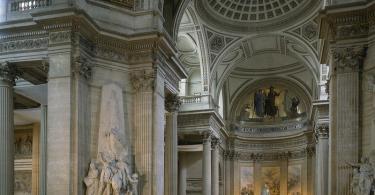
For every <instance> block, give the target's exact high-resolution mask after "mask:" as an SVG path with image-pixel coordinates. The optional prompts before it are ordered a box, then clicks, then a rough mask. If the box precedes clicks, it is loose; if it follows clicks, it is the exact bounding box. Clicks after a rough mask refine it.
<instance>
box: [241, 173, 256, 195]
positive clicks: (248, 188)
mask: <svg viewBox="0 0 375 195" xmlns="http://www.w3.org/2000/svg"><path fill="white" fill-rule="evenodd" d="M240 174H241V184H240V195H254V167H249V166H243V167H241V169H240Z"/></svg>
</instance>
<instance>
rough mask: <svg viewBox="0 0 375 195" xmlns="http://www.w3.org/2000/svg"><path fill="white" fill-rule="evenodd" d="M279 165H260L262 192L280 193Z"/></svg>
mask: <svg viewBox="0 0 375 195" xmlns="http://www.w3.org/2000/svg"><path fill="white" fill-rule="evenodd" d="M280 178H281V172H280V167H262V188H261V192H262V194H267V195H280Z"/></svg>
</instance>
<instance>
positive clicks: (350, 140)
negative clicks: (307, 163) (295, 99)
mask: <svg viewBox="0 0 375 195" xmlns="http://www.w3.org/2000/svg"><path fill="white" fill-rule="evenodd" d="M365 52H366V50H365V48H364V47H363V46H346V47H343V48H339V47H337V48H334V49H333V60H334V62H333V64H332V66H333V74H334V75H335V76H334V77H333V78H334V79H335V80H336V82H335V83H336V88H337V90H336V92H334V93H332V96H331V98H332V99H335V101H336V107H335V108H332V109H333V111H334V112H332V114H334V115H336V118H335V119H336V120H332V123H335V126H336V129H332V131H336V132H335V134H333V135H332V136H335V138H334V139H335V141H336V142H335V143H333V144H334V145H335V150H336V151H335V152H334V153H332V154H333V155H335V156H336V158H335V160H336V162H335V163H336V167H335V169H336V175H334V176H333V177H335V178H336V179H334V178H332V179H333V181H335V180H336V185H337V194H340V195H347V194H350V188H349V187H348V186H350V175H351V171H352V169H351V167H350V166H349V165H348V164H347V163H346V162H358V160H359V159H358V158H359V153H360V131H361V130H360V124H359V117H360V101H359V100H360V96H359V94H360V91H359V90H360V71H361V69H362V65H363V59H364V57H365Z"/></svg>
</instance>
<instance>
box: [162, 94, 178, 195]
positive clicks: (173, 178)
mask: <svg viewBox="0 0 375 195" xmlns="http://www.w3.org/2000/svg"><path fill="white" fill-rule="evenodd" d="M180 105H181V102H180V99H179V97H178V96H177V95H175V94H172V95H167V96H166V97H165V108H166V110H167V111H168V113H167V114H166V126H165V131H166V132H165V134H166V135H165V164H164V178H165V179H164V190H165V192H164V194H165V195H175V194H177V191H178V180H177V178H178V148H177V147H178V137H177V114H178V109H179V107H180Z"/></svg>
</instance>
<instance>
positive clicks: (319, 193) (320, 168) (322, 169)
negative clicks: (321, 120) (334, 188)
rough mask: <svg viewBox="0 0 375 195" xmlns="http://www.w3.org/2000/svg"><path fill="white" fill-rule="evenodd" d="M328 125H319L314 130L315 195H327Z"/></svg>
mask: <svg viewBox="0 0 375 195" xmlns="http://www.w3.org/2000/svg"><path fill="white" fill-rule="evenodd" d="M328 128H329V127H328V124H326V125H319V126H318V127H317V128H316V129H315V136H316V141H317V143H316V165H315V173H316V174H315V187H316V189H315V190H316V193H315V194H316V195H328V157H329V156H328Z"/></svg>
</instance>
